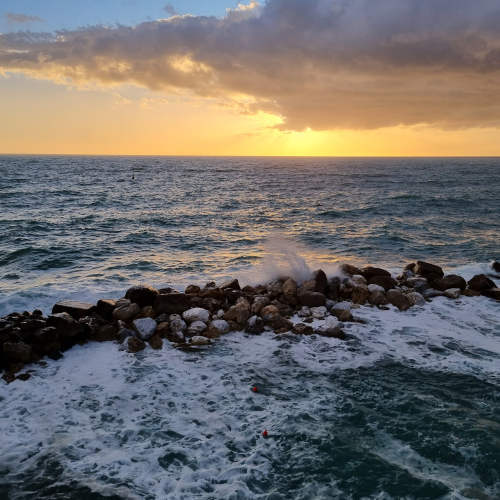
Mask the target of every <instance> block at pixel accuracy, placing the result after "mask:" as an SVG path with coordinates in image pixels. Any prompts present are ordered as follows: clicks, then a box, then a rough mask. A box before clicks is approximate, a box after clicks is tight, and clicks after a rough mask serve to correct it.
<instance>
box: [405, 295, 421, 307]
mask: <svg viewBox="0 0 500 500" xmlns="http://www.w3.org/2000/svg"><path fill="white" fill-rule="evenodd" d="M406 296H407V297H408V300H409V301H410V304H411V305H412V306H423V305H425V303H426V302H425V299H424V296H423V295H422V294H420V293H418V292H409V293H407V294H406Z"/></svg>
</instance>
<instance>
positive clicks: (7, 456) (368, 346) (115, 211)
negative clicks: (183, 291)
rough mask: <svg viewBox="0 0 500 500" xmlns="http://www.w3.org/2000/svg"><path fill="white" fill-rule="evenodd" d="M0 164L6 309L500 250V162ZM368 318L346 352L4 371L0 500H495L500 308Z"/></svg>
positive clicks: (65, 362)
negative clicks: (144, 285)
mask: <svg viewBox="0 0 500 500" xmlns="http://www.w3.org/2000/svg"><path fill="white" fill-rule="evenodd" d="M0 174H1V175H0V229H1V234H2V238H1V239H0V315H2V314H4V313H7V312H10V311H11V310H21V309H24V308H29V309H33V308H34V307H37V306H39V305H42V306H43V307H44V308H45V309H46V310H47V308H49V306H50V305H51V304H52V303H53V302H55V301H56V300H58V299H61V298H84V299H85V298H89V299H95V298H97V297H100V296H108V295H111V296H116V297H118V296H120V295H122V294H123V292H124V291H125V289H126V288H127V287H128V286H129V285H131V284H133V283H135V282H137V281H141V282H143V281H144V282H149V283H151V284H153V285H156V286H164V285H167V284H174V285H175V286H179V287H181V286H183V285H185V284H187V283H188V282H191V281H192V282H194V283H200V284H203V283H204V282H205V281H208V280H211V279H223V278H224V277H227V276H238V277H240V278H241V279H242V280H244V279H247V280H249V281H251V280H257V281H258V280H261V279H262V280H264V279H265V278H266V277H267V278H269V277H271V274H272V273H273V272H275V271H276V270H277V269H283V268H285V269H286V268H287V266H288V267H289V268H290V267H291V268H292V269H295V270H297V269H298V270H299V271H300V270H304V268H305V269H307V268H315V267H316V266H317V265H321V266H322V267H324V268H325V269H326V270H329V269H333V268H334V266H335V262H337V261H338V260H346V259H347V260H350V261H352V262H356V263H360V264H368V263H370V264H378V265H382V266H385V267H387V268H389V269H391V270H395V271H396V270H398V269H400V268H401V267H402V266H403V265H404V264H406V263H407V262H410V261H412V260H415V259H417V258H421V259H426V260H429V261H432V262H435V263H438V264H441V265H443V266H444V267H445V269H446V270H447V271H451V270H453V271H456V272H458V273H460V274H462V275H463V276H464V277H466V278H469V277H471V276H472V275H473V274H475V273H477V272H483V271H487V270H488V262H489V261H491V260H494V259H496V260H498V259H499V257H500V255H499V254H498V235H499V234H500V223H499V215H500V203H499V198H498V193H500V168H499V164H498V160H496V159H262V158H261V159H257V158H253V159H252V158H232V159H206V158H205V159H203V158H196V159H192V158H94V157H6V156H3V157H0ZM132 174H133V175H134V179H132ZM499 281H500V280H497V283H498V282H499ZM356 315H357V316H358V317H360V318H362V319H364V320H365V321H366V323H365V324H360V323H352V324H348V325H347V326H346V331H347V333H348V335H349V340H348V341H347V342H342V341H339V340H337V339H326V338H320V337H316V336H311V337H303V338H297V337H294V336H280V337H276V336H275V335H274V334H273V333H272V332H268V333H265V334H263V335H262V336H258V337H254V336H248V335H245V334H244V333H241V332H235V333H231V334H229V335H227V336H224V337H223V338H222V339H220V341H218V342H217V343H216V344H215V345H214V346H212V347H211V349H210V350H208V351H204V352H203V353H202V354H200V353H187V352H182V351H178V350H175V349H172V348H171V347H170V346H165V347H164V349H163V350H162V351H160V352H156V351H152V350H150V349H147V350H145V351H143V352H142V353H140V354H139V355H137V356H136V355H130V354H127V353H125V352H124V351H121V350H119V349H118V346H117V345H114V344H87V345H85V346H78V347H75V348H74V349H72V350H71V351H69V352H67V353H66V354H65V356H64V358H62V359H60V360H58V361H49V362H48V364H47V366H46V367H34V368H33V370H34V371H33V374H32V378H31V379H30V380H28V381H27V382H21V381H15V382H13V383H12V384H10V385H6V384H4V382H3V381H0V429H1V431H2V434H1V441H0V442H1V447H0V448H1V451H2V453H1V454H0V498H8V499H47V500H48V499H75V500H76V499H78V500H79V499H101V498H114V499H122V498H123V499H156V498H167V499H195V498H200V499H221V498H224V499H254V498H255V499H275V500H278V499H279V500H281V499H283V500H285V499H287V500H288V499H304V500H305V499H313V498H314V499H331V498H340V499H365V498H376V499H401V498H404V499H419V498H426V499H465V498H473V499H481V500H482V499H496V498H499V497H500V419H499V417H498V415H499V411H500V304H499V303H498V302H494V301H492V300H489V299H486V298H484V297H481V298H466V297H462V298H460V299H459V300H457V301H451V300H448V299H444V298H437V299H435V300H433V301H432V303H429V304H427V305H426V306H425V307H423V308H418V307H417V308H412V309H410V310H409V311H407V312H405V313H401V312H399V311H395V310H393V309H391V310H389V311H379V310H376V309H372V308H369V307H361V308H360V309H358V310H357V311H356ZM253 385H257V386H258V387H259V388H260V391H259V393H258V394H254V393H252V392H251V391H250V387H251V386H253ZM263 429H268V431H269V437H268V438H267V439H264V438H262V436H261V432H262V430H263Z"/></svg>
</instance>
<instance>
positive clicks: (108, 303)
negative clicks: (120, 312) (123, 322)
mask: <svg viewBox="0 0 500 500" xmlns="http://www.w3.org/2000/svg"><path fill="white" fill-rule="evenodd" d="M115 307H116V300H113V299H101V300H99V301H98V302H97V306H96V310H97V313H98V314H99V315H100V316H102V317H103V318H105V319H108V320H111V319H112V318H113V311H114V309H115Z"/></svg>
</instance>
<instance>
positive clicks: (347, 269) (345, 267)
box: [340, 264, 363, 276]
mask: <svg viewBox="0 0 500 500" xmlns="http://www.w3.org/2000/svg"><path fill="white" fill-rule="evenodd" d="M340 270H341V271H342V272H343V273H344V274H348V275H350V276H354V275H355V274H361V275H363V271H361V269H359V268H358V267H356V266H353V265H351V264H342V265H341V266H340Z"/></svg>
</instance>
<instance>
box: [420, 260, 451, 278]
mask: <svg viewBox="0 0 500 500" xmlns="http://www.w3.org/2000/svg"><path fill="white" fill-rule="evenodd" d="M414 269H415V274H420V276H425V277H426V278H427V279H428V280H430V281H433V280H436V279H439V278H442V277H443V276H444V272H443V269H442V268H441V267H439V266H436V265H434V264H429V263H428V262H423V261H421V260H419V261H417V264H416V266H415V267H414Z"/></svg>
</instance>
